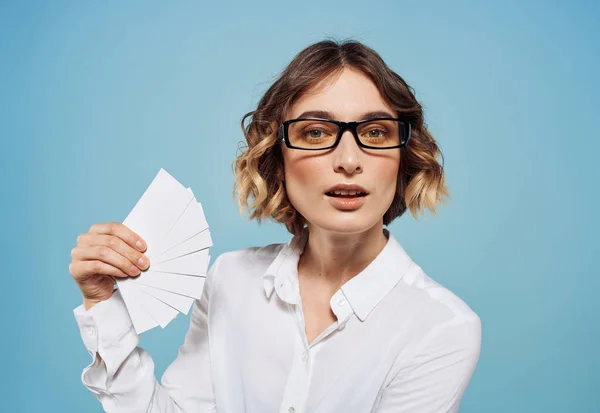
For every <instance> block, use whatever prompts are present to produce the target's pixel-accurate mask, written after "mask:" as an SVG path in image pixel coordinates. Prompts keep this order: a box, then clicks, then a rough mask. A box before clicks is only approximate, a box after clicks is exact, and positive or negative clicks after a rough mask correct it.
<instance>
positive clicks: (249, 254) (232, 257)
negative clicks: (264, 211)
mask: <svg viewBox="0 0 600 413" xmlns="http://www.w3.org/2000/svg"><path fill="white" fill-rule="evenodd" d="M285 245H286V244H285V243H274V244H268V245H264V246H253V247H246V248H242V249H237V250H232V251H227V252H224V253H222V254H220V255H218V256H217V258H216V259H215V261H214V262H213V264H212V266H211V270H210V272H211V273H212V272H215V273H217V274H215V277H217V278H223V277H230V276H235V275H239V274H244V276H245V277H247V276H248V275H252V274H254V275H259V274H260V275H262V274H264V273H265V271H266V270H267V268H269V266H270V265H271V264H272V263H273V261H274V260H275V258H277V256H278V255H279V253H280V252H281V250H282V249H283V248H284V247H285ZM240 270H242V271H240Z"/></svg>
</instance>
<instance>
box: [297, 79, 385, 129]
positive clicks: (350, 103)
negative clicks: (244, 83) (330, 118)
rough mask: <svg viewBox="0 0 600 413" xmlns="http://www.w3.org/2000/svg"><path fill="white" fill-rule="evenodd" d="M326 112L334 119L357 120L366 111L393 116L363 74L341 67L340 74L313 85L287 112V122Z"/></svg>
mask: <svg viewBox="0 0 600 413" xmlns="http://www.w3.org/2000/svg"><path fill="white" fill-rule="evenodd" d="M317 110H318V111H327V112H330V113H331V114H333V115H335V116H334V118H335V119H336V120H346V121H348V120H350V121H351V120H357V119H360V118H361V116H362V115H363V114H365V113H368V112H375V111H385V112H389V113H390V114H391V115H393V114H395V111H394V110H393V108H391V107H390V106H388V105H387V103H386V102H385V101H384V99H383V97H382V96H381V94H380V93H379V90H378V89H377V86H375V83H373V81H372V80H371V79H369V78H368V77H367V76H366V75H365V74H363V73H362V72H360V71H358V70H356V69H352V68H344V69H343V71H342V72H341V73H336V74H334V75H333V76H328V77H327V78H325V79H321V80H319V81H318V82H316V83H315V84H314V85H313V86H312V87H311V88H310V89H309V90H307V91H306V92H305V93H303V94H302V95H301V96H300V97H299V98H298V99H296V101H295V102H294V103H293V104H292V106H291V107H290V108H289V109H288V112H287V116H286V119H294V118H297V117H298V116H299V115H300V114H302V113H303V112H308V111H317Z"/></svg>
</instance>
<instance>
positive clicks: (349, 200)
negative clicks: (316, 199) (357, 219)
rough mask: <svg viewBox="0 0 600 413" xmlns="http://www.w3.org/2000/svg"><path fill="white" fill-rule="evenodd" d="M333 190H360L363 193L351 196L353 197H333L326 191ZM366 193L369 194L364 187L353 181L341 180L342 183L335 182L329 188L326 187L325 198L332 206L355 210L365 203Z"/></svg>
mask: <svg viewBox="0 0 600 413" xmlns="http://www.w3.org/2000/svg"><path fill="white" fill-rule="evenodd" d="M334 191H356V192H362V193H364V194H365V195H362V196H353V197H334V196H329V195H327V193H329V192H334ZM368 195H369V191H367V190H366V189H365V188H363V187H362V186H360V185H357V184H354V183H349V182H342V183H339V184H336V185H334V186H332V187H330V188H329V189H327V191H325V196H326V197H327V200H328V201H329V203H330V204H331V206H333V207H334V208H336V209H339V210H344V211H349V210H355V209H358V208H360V207H361V206H362V205H363V204H364V203H365V198H366V197H367V196H368Z"/></svg>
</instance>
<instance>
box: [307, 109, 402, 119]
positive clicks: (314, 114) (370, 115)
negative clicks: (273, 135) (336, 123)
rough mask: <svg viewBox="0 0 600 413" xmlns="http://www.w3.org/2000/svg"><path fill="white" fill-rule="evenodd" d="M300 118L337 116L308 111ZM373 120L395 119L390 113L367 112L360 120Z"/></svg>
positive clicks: (324, 111)
mask: <svg viewBox="0 0 600 413" xmlns="http://www.w3.org/2000/svg"><path fill="white" fill-rule="evenodd" d="M299 118H322V119H333V120H336V119H335V115H333V113H331V112H327V111H326V110H308V111H306V112H302V113H301V114H300V115H299V116H298V117H297V118H296V119H299ZM371 118H395V116H394V115H392V114H391V113H389V112H386V111H382V110H376V111H374V112H366V113H363V114H362V115H361V117H360V119H371Z"/></svg>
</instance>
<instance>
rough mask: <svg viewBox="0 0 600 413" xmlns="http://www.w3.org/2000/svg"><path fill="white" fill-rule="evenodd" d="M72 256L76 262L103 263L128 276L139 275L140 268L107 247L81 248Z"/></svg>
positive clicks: (74, 250) (73, 252)
mask: <svg viewBox="0 0 600 413" xmlns="http://www.w3.org/2000/svg"><path fill="white" fill-rule="evenodd" d="M127 248H129V247H127ZM71 255H72V256H73V260H75V261H102V262H104V263H106V264H109V265H111V266H113V267H116V268H118V269H120V270H121V271H122V272H123V273H126V274H128V275H134V276H135V275H138V274H139V273H140V268H138V267H137V266H135V265H133V263H132V262H131V261H130V260H129V259H128V258H127V257H124V256H123V255H121V254H119V253H118V252H117V251H115V250H113V249H112V248H110V247H108V246H106V245H92V246H85V247H84V246H81V247H77V248H74V249H73V251H72V253H71Z"/></svg>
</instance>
